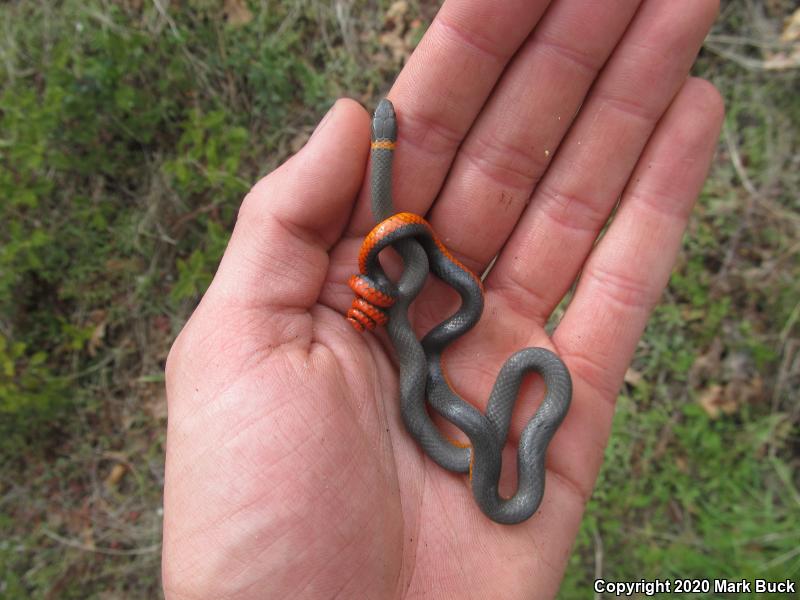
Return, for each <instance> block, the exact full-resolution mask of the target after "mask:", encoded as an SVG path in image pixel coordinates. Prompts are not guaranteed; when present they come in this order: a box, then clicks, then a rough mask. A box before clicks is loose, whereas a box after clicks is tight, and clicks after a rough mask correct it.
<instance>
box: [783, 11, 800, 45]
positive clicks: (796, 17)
mask: <svg viewBox="0 0 800 600" xmlns="http://www.w3.org/2000/svg"><path fill="white" fill-rule="evenodd" d="M798 40H800V8H798V9H797V10H796V11H794V12H793V13H792V14H791V15H790V16H789V17H788V18H787V19H786V27H784V29H783V33H782V34H781V41H782V42H786V43H789V42H796V41H798Z"/></svg>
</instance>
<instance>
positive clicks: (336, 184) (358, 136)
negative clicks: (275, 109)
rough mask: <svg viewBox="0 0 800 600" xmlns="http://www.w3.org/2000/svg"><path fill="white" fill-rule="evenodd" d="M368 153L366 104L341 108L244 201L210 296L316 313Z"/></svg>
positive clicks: (338, 105) (334, 109)
mask: <svg viewBox="0 0 800 600" xmlns="http://www.w3.org/2000/svg"><path fill="white" fill-rule="evenodd" d="M368 152H369V115H368V114H367V113H366V111H365V110H364V109H363V108H362V107H361V106H360V105H359V104H358V103H356V102H354V101H352V100H339V101H338V102H336V104H334V106H333V107H332V108H331V110H330V112H329V113H328V114H327V115H326V116H325V118H324V119H323V120H322V122H321V123H320V125H319V126H318V127H317V130H316V131H315V132H314V134H313V135H312V136H311V139H310V140H309V141H308V143H307V144H306V145H305V146H304V147H303V149H302V150H300V152H298V153H297V154H296V155H294V156H293V157H292V158H290V159H289V160H288V161H287V162H286V163H284V164H283V165H281V166H280V167H279V168H278V169H276V170H275V171H273V172H272V173H270V174H269V175H267V176H266V177H264V178H263V179H262V180H261V181H259V182H258V183H257V184H256V185H255V187H254V188H253V189H252V191H251V192H250V193H249V194H248V195H247V197H246V198H245V199H244V201H243V202H242V206H241V208H240V210H239V217H238V219H237V222H236V227H235V228H234V231H233V235H232V237H231V241H230V243H229V244H228V248H227V249H226V251H225V255H224V257H223V259H222V262H221V264H220V267H219V270H218V271H217V275H216V276H215V277H214V281H213V283H212V285H211V287H210V288H209V292H208V294H207V296H209V295H210V296H211V297H212V298H215V299H219V298H224V299H226V300H227V301H234V302H236V303H237V304H238V305H243V306H264V305H270V304H276V305H280V306H282V307H300V308H307V307H309V306H311V304H313V303H314V302H315V300H316V298H317V296H318V295H319V292H320V288H321V286H322V283H323V280H324V278H325V274H326V273H327V270H328V260H329V259H328V250H329V249H330V247H331V246H332V245H333V244H334V243H335V242H336V241H337V240H338V239H339V237H340V236H341V233H342V230H343V229H344V226H345V223H346V221H347V218H348V216H349V215H350V213H351V211H352V205H353V202H354V201H355V198H356V196H357V194H358V190H359V188H360V187H361V183H362V181H363V178H364V171H365V169H366V163H367V154H368Z"/></svg>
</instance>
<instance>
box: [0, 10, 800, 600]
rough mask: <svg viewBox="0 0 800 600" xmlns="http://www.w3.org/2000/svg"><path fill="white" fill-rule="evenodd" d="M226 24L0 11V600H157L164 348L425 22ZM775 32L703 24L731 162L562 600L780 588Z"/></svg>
mask: <svg viewBox="0 0 800 600" xmlns="http://www.w3.org/2000/svg"><path fill="white" fill-rule="evenodd" d="M221 4H223V3H216V2H209V1H206V0H192V1H189V2H186V3H181V6H180V7H178V8H176V7H173V8H171V9H170V10H169V11H168V12H167V11H166V10H164V9H163V8H162V6H163V3H145V2H143V1H142V0H121V1H119V2H111V1H110V0H91V1H89V2H78V1H77V0H65V1H63V2H60V3H47V2H43V1H41V2H11V3H5V4H3V5H2V6H0V29H2V32H3V36H2V41H0V82H2V85H1V86H0V132H2V133H1V134H0V194H1V195H2V197H3V198H4V202H3V203H2V204H0V222H1V223H3V224H4V225H3V227H2V228H0V452H2V456H3V460H2V462H1V463H0V597H8V598H28V597H31V598H65V599H71V598H81V599H83V598H111V597H114V598H116V597H125V598H154V597H158V596H159V594H160V588H159V581H158V569H159V560H160V555H159V546H158V544H159V541H160V522H161V513H160V503H161V499H160V496H161V486H162V484H163V451H164V447H163V445H164V421H165V415H166V410H165V399H164V392H163V365H164V360H165V358H166V354H167V351H168V349H169V345H170V343H171V340H172V339H173V338H174V336H175V335H176V333H177V332H178V331H179V330H180V328H181V326H182V324H183V322H184V320H185V319H186V317H187V316H188V314H189V312H190V311H191V308H192V307H193V306H194V303H195V302H196V301H197V298H198V297H199V295H200V294H202V292H203V291H204V289H205V287H206V286H207V285H208V282H209V281H210V278H211V276H212V275H213V272H214V270H215V268H216V265H217V262H218V260H219V258H220V256H221V253H222V250H223V249H224V247H225V244H226V242H227V239H228V232H229V231H230V228H231V225H232V222H233V219H234V218H235V211H236V207H237V206H238V203H239V201H240V199H241V197H242V195H243V193H244V192H245V191H246V190H247V189H248V187H249V185H250V182H252V181H254V180H255V179H256V178H257V177H259V176H260V175H261V174H264V173H266V172H268V171H270V170H271V169H272V168H274V167H275V166H276V165H277V164H279V162H281V161H282V160H283V159H285V157H287V156H288V155H289V154H290V153H291V152H292V151H294V150H296V149H297V148H299V146H300V145H302V143H303V142H304V141H305V139H306V138H307V137H308V135H309V133H310V131H311V130H312V128H313V126H314V124H315V122H316V120H317V119H318V118H319V116H320V115H321V114H323V113H324V111H325V109H326V108H327V107H328V106H329V105H330V104H331V103H332V101H333V99H334V98H336V97H338V96H341V95H349V96H351V97H355V98H357V99H360V100H362V101H363V102H365V103H373V102H374V101H375V99H376V98H377V97H379V96H380V94H381V92H382V91H384V90H385V89H387V87H388V85H389V83H390V80H391V78H392V77H393V76H394V75H395V73H396V72H397V70H398V69H399V67H400V65H401V63H402V60H403V56H404V53H406V52H407V51H409V50H410V49H411V48H412V47H413V45H414V43H415V42H416V41H417V40H418V39H419V37H420V35H421V33H422V31H423V30H424V26H425V25H424V24H425V22H426V21H427V20H428V19H429V18H430V17H431V15H432V13H433V7H432V6H431V5H430V3H420V4H415V3H411V7H410V9H409V11H408V12H407V13H405V14H395V15H394V16H391V17H389V18H387V17H386V16H385V15H386V10H387V9H388V8H389V3H388V2H384V3H381V4H378V5H376V4H375V3H368V2H363V1H359V2H355V3H341V4H336V5H333V4H330V3H327V2H320V1H318V0H306V1H300V0H297V1H294V2H277V1H271V2H269V1H266V0H265V1H263V2H260V3H257V2H251V3H249V4H245V3H244V2H241V1H237V0H229V1H228V2H225V3H224V8H221V6H220V5H221ZM791 4H792V3H790V2H788V1H782V0H770V1H765V2H763V3H759V2H755V1H747V2H741V1H740V2H727V3H723V10H722V15H721V18H720V20H719V21H718V23H717V25H716V27H715V31H714V34H713V36H712V38H710V40H709V43H708V45H707V47H706V49H705V50H704V51H703V53H702V54H701V56H700V58H699V60H698V63H697V66H696V73H697V74H699V75H702V76H704V77H707V78H709V79H711V80H712V81H714V83H716V84H717V86H718V87H719V88H720V90H721V91H722V92H723V94H724V96H725V98H726V104H727V110H728V114H727V120H726V127H725V134H724V135H723V138H722V140H721V142H720V148H719V152H718V155H717V158H716V160H715V164H714V166H713V169H712V173H711V176H710V178H709V181H708V183H707V185H706V187H705V190H704V192H703V195H702V197H701V200H700V203H699V206H698V209H697V211H696V212H695V215H694V218H693V220H692V222H691V225H690V230H689V232H688V234H687V236H686V238H685V242H684V247H683V251H682V253H681V257H680V259H679V263H678V266H677V267H676V269H675V272H674V274H673V277H672V279H671V282H670V286H669V288H668V290H667V291H666V293H665V295H664V298H663V301H662V303H661V304H660V306H659V307H658V308H657V310H656V312H655V314H654V316H653V318H652V320H651V322H650V325H649V327H648V329H647V332H646V334H645V337H644V338H643V340H642V342H641V344H640V347H639V350H638V352H637V355H636V358H635V360H634V363H633V365H632V367H631V369H630V370H629V372H628V376H627V377H626V384H625V386H624V388H623V390H622V391H621V394H620V399H619V403H618V409H617V416H616V419H615V423H614V433H613V436H612V438H611V442H610V444H609V447H608V450H607V456H606V462H605V466H604V468H603V471H602V473H601V476H600V480H599V482H598V486H597V489H596V491H595V494H594V496H593V498H592V500H591V503H590V505H589V507H588V511H587V515H586V519H585V521H584V523H583V526H582V529H581V532H580V535H579V537H578V540H577V542H576V545H575V549H574V552H573V555H572V557H571V559H570V564H569V567H568V570H567V574H566V577H565V580H564V584H563V586H562V591H561V597H563V598H568V599H569V598H585V597H587V596H588V595H589V594H590V593H591V592H589V591H588V590H591V588H592V581H593V580H594V579H595V578H596V577H603V578H605V579H607V580H626V581H638V580H640V579H642V578H646V579H653V578H662V579H663V578H667V577H669V578H689V579H692V578H705V577H718V578H721V577H727V578H729V579H741V578H742V577H745V578H747V577H767V578H769V577H773V578H775V579H783V578H786V577H794V578H795V579H798V578H800V546H798V542H797V540H798V539H800V525H798V523H800V491H799V490H800V481H798V475H797V473H798V468H797V467H798V460H799V456H800V452H799V450H800V442H799V441H798V440H800V436H799V435H798V434H799V433H800V431H799V426H798V424H799V423H800V408H799V407H798V404H797V392H796V390H797V389H798V384H800V325H799V324H798V321H800V304H798V298H800V261H799V260H798V256H799V255H800V216H798V215H800V210H799V209H800V206H799V204H800V164H798V163H800V148H799V147H798V145H799V144H800V135H798V132H800V103H798V102H797V100H796V98H797V94H798V82H799V80H800V69H798V68H795V69H784V70H775V71H771V70H765V69H764V68H763V65H764V64H765V61H768V60H769V59H770V57H771V56H772V54H773V53H774V52H775V40H776V39H777V35H778V34H779V32H780V29H781V26H782V21H781V19H782V18H783V17H785V16H786V15H788V14H789V12H790V8H792V6H791ZM335 6H338V7H339V8H338V12H337V9H336V8H335ZM348 7H349V9H348ZM348 10H349V12H348ZM686 597H690V596H686ZM729 597H736V596H735V595H731V596H729ZM740 597H741V596H740Z"/></svg>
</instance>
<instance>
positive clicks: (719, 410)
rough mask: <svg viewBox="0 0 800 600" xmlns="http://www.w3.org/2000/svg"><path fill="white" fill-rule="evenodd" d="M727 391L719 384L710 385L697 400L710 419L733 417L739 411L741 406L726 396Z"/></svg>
mask: <svg viewBox="0 0 800 600" xmlns="http://www.w3.org/2000/svg"><path fill="white" fill-rule="evenodd" d="M726 389H727V388H724V387H722V386H721V385H718V384H714V385H710V386H708V387H707V388H706V389H705V390H703V392H702V393H701V394H700V397H699V398H698V399H697V401H698V403H699V404H700V406H702V407H703V410H704V411H706V414H707V415H708V416H709V417H710V418H712V419H717V418H719V417H720V415H722V414H726V415H732V414H733V413H735V412H736V411H737V410H738V408H739V405H738V404H737V402H736V401H735V400H734V399H733V398H730V397H728V396H727V395H726V394H725V390H726Z"/></svg>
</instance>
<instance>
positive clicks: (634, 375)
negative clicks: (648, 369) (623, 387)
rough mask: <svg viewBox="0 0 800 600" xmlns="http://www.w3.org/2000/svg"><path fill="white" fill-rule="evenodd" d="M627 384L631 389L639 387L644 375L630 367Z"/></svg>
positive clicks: (626, 378) (627, 372)
mask: <svg viewBox="0 0 800 600" xmlns="http://www.w3.org/2000/svg"><path fill="white" fill-rule="evenodd" d="M625 383H627V384H628V385H630V386H631V387H637V386H638V385H639V384H640V383H642V374H641V373H639V371H637V370H636V369H634V368H633V367H629V368H628V370H627V371H625Z"/></svg>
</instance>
